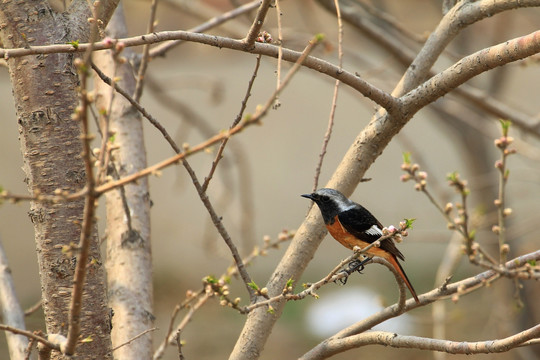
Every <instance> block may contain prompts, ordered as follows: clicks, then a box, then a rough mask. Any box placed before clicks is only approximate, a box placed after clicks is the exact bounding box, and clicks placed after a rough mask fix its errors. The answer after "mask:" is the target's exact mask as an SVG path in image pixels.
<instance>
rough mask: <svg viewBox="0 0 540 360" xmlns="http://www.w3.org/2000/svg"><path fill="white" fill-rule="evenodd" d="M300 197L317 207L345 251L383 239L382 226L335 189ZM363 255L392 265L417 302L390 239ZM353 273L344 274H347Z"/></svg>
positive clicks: (329, 229)
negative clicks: (374, 257)
mask: <svg viewBox="0 0 540 360" xmlns="http://www.w3.org/2000/svg"><path fill="white" fill-rule="evenodd" d="M301 196H302V197H305V198H307V199H311V200H312V201H313V202H315V204H317V205H318V207H319V210H320V211H321V215H322V217H323V220H324V224H325V225H326V228H327V229H328V232H330V234H331V235H332V237H333V238H334V239H336V240H337V241H338V242H339V243H340V244H341V245H343V246H345V247H346V248H349V249H351V250H352V249H353V248H354V247H355V246H358V247H360V248H361V249H363V248H365V247H366V246H368V245H369V244H371V243H373V242H375V241H377V240H378V239H379V238H380V237H381V236H383V231H382V229H383V226H382V225H381V223H380V222H379V220H377V218H376V217H375V216H373V215H372V214H371V213H370V212H369V211H368V210H367V209H366V208H364V207H363V206H362V205H360V204H357V203H355V202H354V201H352V200H350V199H348V198H347V197H346V196H345V195H343V194H342V193H340V192H339V191H337V190H335V189H329V188H322V189H319V190H317V191H315V192H313V193H311V194H303V195H301ZM366 253H367V254H368V255H371V256H379V257H381V258H383V259H385V260H387V261H388V262H389V263H390V264H392V266H393V267H394V268H395V269H396V271H397V273H398V274H399V276H400V277H401V278H402V279H403V281H404V282H405V285H407V287H408V288H409V291H410V292H411V294H412V296H413V297H414V300H415V301H416V303H419V302H420V301H419V300H418V296H417V295H416V291H415V290H414V288H413V286H412V284H411V282H410V281H409V278H408V277H407V275H406V274H405V271H404V270H403V267H402V266H401V264H400V263H399V260H398V259H400V260H405V257H404V256H403V254H402V253H401V251H399V250H398V248H397V247H396V245H395V244H394V241H393V240H392V239H390V238H388V239H385V240H383V241H381V243H380V246H379V247H372V248H370V249H368V250H367V251H366ZM369 260H370V258H369V259H367V261H369ZM364 263H365V261H364V262H362V263H360V264H356V268H358V266H362V265H363V264H364ZM356 268H355V270H356ZM355 270H352V271H351V272H348V273H349V274H350V273H352V272H354V271H355Z"/></svg>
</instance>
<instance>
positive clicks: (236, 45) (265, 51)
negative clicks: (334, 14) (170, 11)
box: [0, 30, 397, 112]
mask: <svg viewBox="0 0 540 360" xmlns="http://www.w3.org/2000/svg"><path fill="white" fill-rule="evenodd" d="M167 40H185V41H190V42H196V43H200V44H204V45H210V46H214V47H218V48H220V49H221V48H227V49H231V50H238V51H245V52H249V53H252V54H261V55H265V56H270V57H274V58H278V55H279V47H278V46H275V45H271V44H263V43H257V42H256V43H255V44H253V46H252V47H250V48H249V49H246V44H245V42H244V41H243V40H234V39H231V38H227V37H222V36H216V35H207V34H200V33H193V32H189V31H181V30H179V31H163V32H157V33H152V34H146V35H141V36H135V37H130V38H123V39H118V40H117V41H110V40H108V41H101V42H96V43H94V44H92V45H93V46H92V49H93V50H94V51H97V50H106V49H111V48H113V47H114V46H116V44H117V43H119V42H120V43H122V44H124V45H125V46H126V47H130V46H140V45H145V44H154V43H159V42H163V41H167ZM89 46H90V44H86V43H85V44H78V45H76V46H74V45H71V44H54V45H46V46H34V47H31V48H29V49H26V48H17V49H0V56H3V57H4V58H5V59H6V60H7V59H10V58H13V57H21V56H26V55H36V54H51V53H75V52H84V51H86V50H87V49H88V47H89ZM282 51H283V54H282V59H283V60H285V61H288V62H292V63H294V62H297V61H298V60H299V59H300V57H301V56H302V52H299V51H294V50H290V49H285V48H283V49H282ZM302 65H303V66H306V67H308V68H310V69H312V70H316V71H318V72H320V73H323V74H325V75H328V76H330V77H333V78H334V79H336V80H339V81H341V82H342V83H344V84H347V85H349V86H350V87H352V88H353V89H355V90H357V91H358V92H360V93H361V94H362V95H364V96H365V97H367V98H369V99H371V100H372V101H374V102H375V103H377V104H378V105H380V106H382V107H383V108H385V109H386V110H387V111H389V112H391V111H392V110H393V109H394V110H395V109H396V108H397V106H396V105H397V100H396V99H395V98H394V97H393V96H392V95H390V94H388V93H387V92H385V91H383V90H381V89H379V88H377V87H376V86H374V85H372V84H370V83H369V82H367V81H365V80H363V79H361V78H360V76H359V75H357V74H353V73H351V72H348V71H345V70H343V69H341V68H340V67H339V66H336V65H333V64H331V63H330V62H328V61H325V60H322V59H319V58H316V57H313V56H308V57H307V58H306V59H305V60H304V62H303V64H302Z"/></svg>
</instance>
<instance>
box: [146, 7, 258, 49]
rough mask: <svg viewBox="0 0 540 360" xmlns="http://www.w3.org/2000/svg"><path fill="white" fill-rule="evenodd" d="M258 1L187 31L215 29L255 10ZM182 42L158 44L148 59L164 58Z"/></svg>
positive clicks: (197, 31) (171, 41) (174, 41)
mask: <svg viewBox="0 0 540 360" xmlns="http://www.w3.org/2000/svg"><path fill="white" fill-rule="evenodd" d="M260 2H261V1H260V0H254V1H252V2H249V3H247V4H244V5H241V6H239V7H237V8H236V9H233V10H231V11H228V12H225V13H223V14H220V15H218V16H216V17H214V18H212V19H210V20H208V21H206V22H205V23H202V24H200V25H197V26H196V27H194V28H191V29H189V31H191V32H194V33H202V32H204V31H207V30H210V29H212V28H214V27H217V26H219V25H221V24H223V23H225V22H227V21H229V20H231V19H234V18H236V17H238V16H240V15H243V14H245V13H248V12H250V11H251V10H253V9H255V8H257V7H258V6H259V4H260ZM183 42H184V41H183V40H170V41H166V42H164V43H162V44H159V45H158V46H156V47H154V48H153V49H151V50H150V57H151V58H154V57H157V56H165V54H166V53H167V52H168V51H169V50H170V49H172V48H174V47H176V46H178V45H180V44H181V43H183Z"/></svg>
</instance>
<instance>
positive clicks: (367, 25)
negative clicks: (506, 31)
mask: <svg viewBox="0 0 540 360" xmlns="http://www.w3.org/2000/svg"><path fill="white" fill-rule="evenodd" d="M318 3H320V4H321V5H322V6H324V7H325V8H327V9H328V10H329V11H331V12H332V13H335V12H336V10H335V4H334V0H318ZM535 3H536V4H535ZM476 4H478V2H476ZM363 5H366V4H363ZM507 5H510V6H514V5H515V6H521V4H517V3H509V2H508V3H507ZM528 5H529V6H538V5H540V2H530V3H529V4H528ZM478 9H480V7H479V8H478ZM502 10H505V9H501V8H500V7H499V8H497V9H492V8H490V9H489V13H490V14H494V11H495V12H500V11H502ZM341 15H342V17H343V19H344V20H345V21H347V22H348V23H349V24H351V25H353V26H354V27H356V28H357V29H358V30H359V31H360V32H362V33H364V34H365V35H366V36H367V37H369V38H370V39H372V40H373V42H374V43H375V44H377V45H378V46H381V47H382V48H384V49H385V50H387V51H388V52H389V53H390V54H392V58H393V59H396V60H397V61H399V62H400V63H401V64H402V65H403V66H404V67H408V66H409V65H410V64H411V63H412V62H413V60H414V59H415V57H416V56H417V55H416V52H415V51H413V50H412V49H409V48H407V47H405V46H404V43H403V41H400V40H399V39H396V38H395V37H392V36H388V30H387V29H381V28H380V27H379V26H378V25H377V24H376V23H372V22H368V21H366V18H365V17H364V16H361V14H360V13H359V11H358V10H357V9H356V8H355V7H351V6H346V7H345V6H344V7H342V9H341ZM464 16H465V15H464ZM482 16H483V15H482V14H481V12H480V11H478V14H472V12H471V11H468V13H466V17H467V18H468V20H467V21H466V22H465V21H462V22H459V21H456V22H455V23H456V24H461V25H460V26H463V25H466V24H468V23H470V22H471V19H470V18H471V17H474V20H475V21H478V20H480V18H481V17H482ZM478 17H480V18H478ZM447 25H448V24H447ZM448 26H454V25H448ZM401 33H403V32H401ZM440 33H441V34H442V35H443V37H441V36H439V37H438V39H439V41H445V40H444V37H445V36H447V35H449V34H453V32H451V31H448V29H447V28H446V29H445V30H441V31H440ZM433 75H435V72H430V73H429V76H433ZM452 93H453V95H455V96H457V97H460V98H462V99H464V100H465V101H467V102H469V103H471V104H472V105H473V106H475V107H477V108H479V109H481V110H482V111H485V112H487V113H489V114H491V115H492V116H494V117H497V118H502V119H508V120H511V121H512V123H513V124H514V125H515V127H516V128H519V129H520V130H522V131H525V132H527V134H532V135H534V136H535V137H540V127H537V126H535V125H533V122H532V119H533V117H532V116H530V115H529V114H526V113H524V112H523V111H521V110H520V109H514V108H511V107H509V106H508V105H506V104H504V103H502V102H500V101H498V100H497V99H494V98H493V97H492V96H489V95H488V94H487V93H485V92H484V91H482V90H479V89H477V88H475V87H473V86H471V85H468V84H463V85H461V86H460V87H458V88H456V89H454V91H453V92H452Z"/></svg>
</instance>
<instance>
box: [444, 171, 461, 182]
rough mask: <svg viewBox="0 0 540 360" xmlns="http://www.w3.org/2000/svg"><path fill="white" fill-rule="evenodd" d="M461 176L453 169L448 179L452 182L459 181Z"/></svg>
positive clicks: (447, 176)
mask: <svg viewBox="0 0 540 360" xmlns="http://www.w3.org/2000/svg"><path fill="white" fill-rule="evenodd" d="M458 178H459V174H458V172H457V171H453V172H451V173H450V174H448V175H446V180H448V181H451V182H457V181H458Z"/></svg>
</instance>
